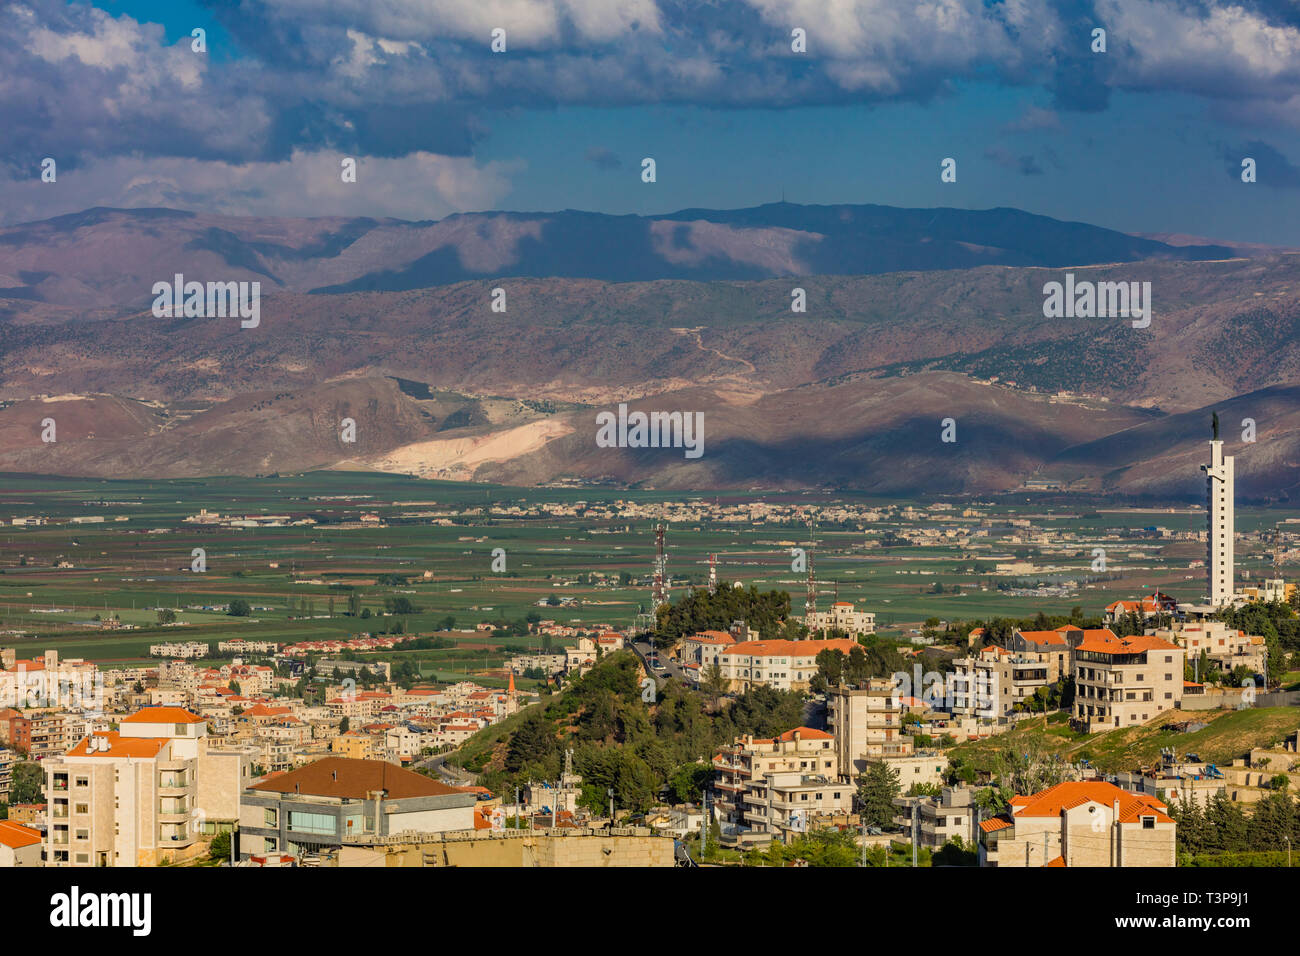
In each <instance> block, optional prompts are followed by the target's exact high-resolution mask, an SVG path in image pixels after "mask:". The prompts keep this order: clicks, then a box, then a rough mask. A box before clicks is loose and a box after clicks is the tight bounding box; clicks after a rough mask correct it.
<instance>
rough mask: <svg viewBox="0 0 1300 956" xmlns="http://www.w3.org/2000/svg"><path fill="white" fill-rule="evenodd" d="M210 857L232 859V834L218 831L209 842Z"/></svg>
mask: <svg viewBox="0 0 1300 956" xmlns="http://www.w3.org/2000/svg"><path fill="white" fill-rule="evenodd" d="M208 858H209V859H213V860H228V859H230V834H229V833H218V834H217V835H216V836H214V837H213V838H212V842H211V843H209V844H208Z"/></svg>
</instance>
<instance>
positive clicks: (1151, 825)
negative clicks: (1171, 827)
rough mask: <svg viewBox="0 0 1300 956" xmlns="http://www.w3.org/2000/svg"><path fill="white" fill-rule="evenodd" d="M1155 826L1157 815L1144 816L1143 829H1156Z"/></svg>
mask: <svg viewBox="0 0 1300 956" xmlns="http://www.w3.org/2000/svg"><path fill="white" fill-rule="evenodd" d="M1155 828H1156V818H1155V817H1143V818H1142V829H1143V830H1154V829H1155Z"/></svg>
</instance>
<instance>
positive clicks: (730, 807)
mask: <svg viewBox="0 0 1300 956" xmlns="http://www.w3.org/2000/svg"><path fill="white" fill-rule="evenodd" d="M834 745H835V738H834V737H833V736H832V735H831V734H828V733H826V731H824V730H816V729H814V728H812V727H797V728H795V729H794V730H787V731H786V732H785V733H783V734H781V736H779V737H776V738H757V739H756V738H754V737H752V736H746V737H742V738H737V740H736V741H735V742H734V743H733V744H732V745H731V746H730V747H725V748H723V749H722V750H721V751H719V752H718V753H717V754H715V755H714V757H713V768H714V770H715V771H716V772H717V779H716V780H715V781H714V785H713V786H714V790H715V791H716V793H717V799H716V801H715V804H714V805H715V807H716V809H717V812H718V814H719V815H720V816H721V817H722V819H723V820H724V821H726V822H727V823H728V824H730V825H731V826H733V827H740V828H744V829H748V828H750V827H751V825H752V819H747V816H746V815H747V814H754V815H758V814H759V811H758V810H756V809H755V808H754V807H753V806H749V807H747V806H746V795H747V794H749V793H750V792H751V791H752V790H755V789H756V788H757V789H761V790H763V791H764V793H765V794H766V793H767V784H766V780H767V778H768V777H770V776H774V775H779V774H791V773H793V774H796V775H800V776H807V777H824V778H826V779H827V780H833V779H835V778H836V777H837V776H838V775H839V772H840V766H839V761H838V760H837V759H836V756H835V746H834ZM791 781H792V778H790V777H788V776H787V777H782V782H781V783H780V785H779V786H781V787H785V788H788V787H789V786H790V785H791ZM849 789H850V790H852V787H849ZM783 792H785V791H783ZM831 792H832V797H831V798H830V800H829V801H827V802H828V803H829V802H832V801H834V799H835V798H834V796H833V794H834V792H835V791H831ZM795 802H797V803H803V802H807V801H804V800H802V799H801V798H800V799H796V801H795ZM813 804H814V805H815V804H816V801H815V800H813ZM783 809H785V808H783ZM764 819H765V820H766V819H769V818H768V817H766V816H765V817H764ZM770 819H772V820H777V819H780V820H784V821H785V822H786V823H787V824H788V823H789V816H788V813H787V814H786V815H785V816H780V815H775V816H773V817H771V818H770ZM765 832H771V831H765Z"/></svg>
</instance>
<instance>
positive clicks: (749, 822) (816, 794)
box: [741, 770, 857, 842]
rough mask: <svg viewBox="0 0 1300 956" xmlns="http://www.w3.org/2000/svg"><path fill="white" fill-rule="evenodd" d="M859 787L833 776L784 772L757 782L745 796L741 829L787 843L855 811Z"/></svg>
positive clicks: (796, 771) (795, 771)
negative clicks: (742, 827)
mask: <svg viewBox="0 0 1300 956" xmlns="http://www.w3.org/2000/svg"><path fill="white" fill-rule="evenodd" d="M856 792H857V790H856V787H854V785H853V784H852V783H850V782H848V781H847V780H841V779H840V778H839V777H838V776H836V775H834V774H830V775H827V774H822V773H804V772H803V771H801V770H783V771H778V772H776V773H769V774H766V775H765V776H764V777H763V779H762V780H755V781H754V782H753V783H752V784H751V785H750V787H749V788H748V789H746V791H745V792H744V794H742V796H741V802H742V808H741V809H742V813H741V818H742V819H741V822H742V825H743V826H744V827H745V828H746V829H748V830H750V831H751V832H754V833H770V834H772V836H773V837H777V838H779V839H781V840H782V841H786V842H788V841H789V840H790V839H791V838H792V837H794V836H796V835H797V834H800V833H806V832H807V831H808V830H810V829H816V827H817V826H818V825H819V823H820V821H821V820H822V818H825V817H836V816H839V817H842V816H844V815H845V814H848V813H850V812H851V811H852V810H853V797H854V794H855V793H856Z"/></svg>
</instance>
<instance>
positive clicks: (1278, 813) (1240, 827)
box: [1168, 777, 1300, 863]
mask: <svg viewBox="0 0 1300 956" xmlns="http://www.w3.org/2000/svg"><path fill="white" fill-rule="evenodd" d="M1285 779H1286V778H1285V777H1283V778H1282V780H1285ZM1168 803H1169V815H1170V816H1171V817H1173V818H1174V820H1175V821H1176V822H1177V824H1178V853H1179V856H1180V861H1182V862H1184V863H1187V862H1191V861H1190V860H1188V859H1187V858H1190V857H1201V858H1204V857H1207V856H1208V857H1213V856H1215V855H1217V854H1224V853H1260V852H1265V851H1270V850H1282V851H1284V852H1285V850H1286V848H1287V846H1288V840H1289V841H1290V843H1291V844H1296V843H1300V807H1297V805H1296V801H1295V800H1294V799H1293V798H1292V797H1291V795H1290V794H1289V793H1287V792H1286V788H1285V787H1281V788H1280V789H1278V790H1277V791H1276V792H1274V793H1270V794H1269V795H1268V796H1267V797H1265V798H1264V799H1263V800H1260V801H1259V802H1258V803H1256V804H1255V805H1254V806H1253V807H1252V809H1251V810H1250V812H1249V813H1247V812H1246V810H1245V809H1243V807H1242V805H1241V804H1239V803H1236V802H1234V801H1232V800H1229V799H1228V798H1227V796H1225V795H1224V794H1221V793H1220V794H1215V795H1214V796H1213V797H1211V798H1210V800H1209V804H1208V806H1205V807H1202V806H1201V805H1200V804H1199V803H1197V802H1196V801H1195V800H1181V799H1173V798H1171V799H1170V800H1169V801H1168Z"/></svg>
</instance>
